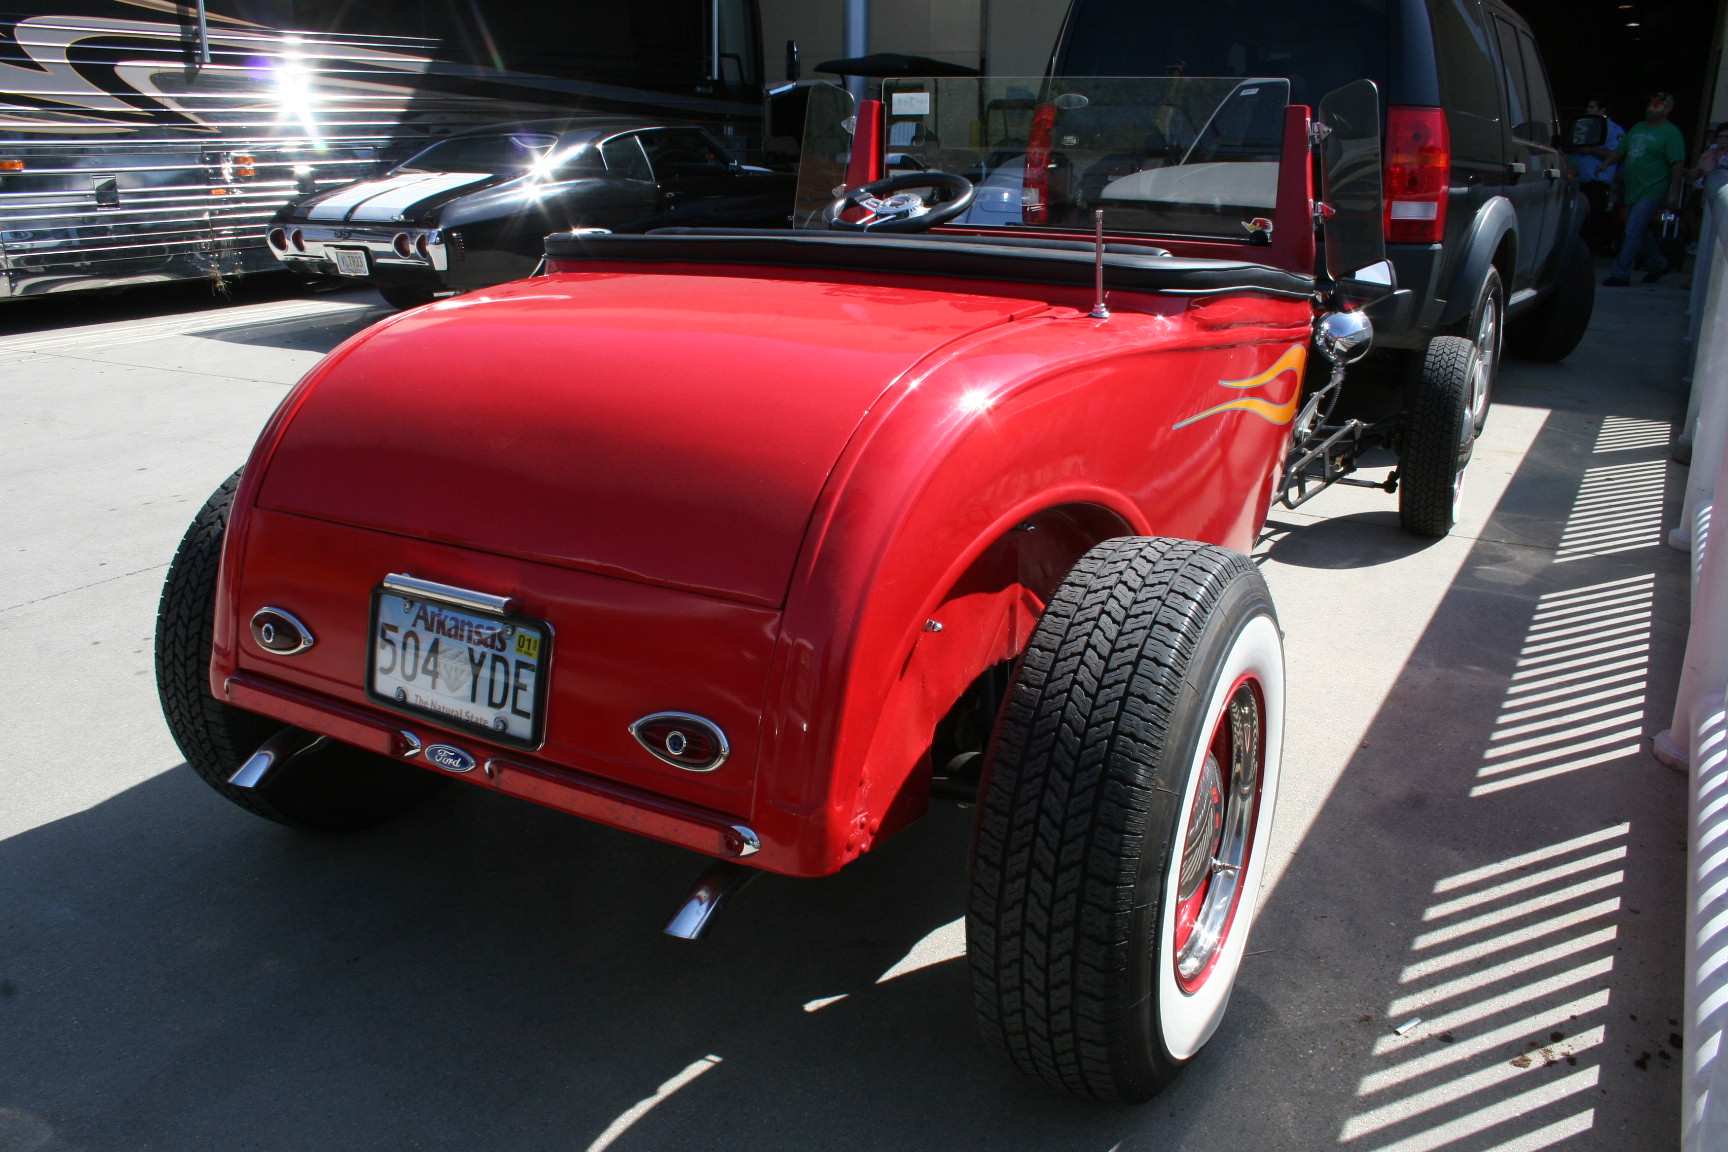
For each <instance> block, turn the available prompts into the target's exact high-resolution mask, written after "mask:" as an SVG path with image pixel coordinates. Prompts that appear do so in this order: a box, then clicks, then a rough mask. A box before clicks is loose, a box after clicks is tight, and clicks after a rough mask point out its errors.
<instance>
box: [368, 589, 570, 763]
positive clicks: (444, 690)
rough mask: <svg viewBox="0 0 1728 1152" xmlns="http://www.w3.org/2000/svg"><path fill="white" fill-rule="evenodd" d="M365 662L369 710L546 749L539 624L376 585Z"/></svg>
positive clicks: (543, 633)
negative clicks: (372, 706) (384, 710)
mask: <svg viewBox="0 0 1728 1152" xmlns="http://www.w3.org/2000/svg"><path fill="white" fill-rule="evenodd" d="M411 637H412V642H411V640H410V638H411ZM410 643H412V656H410ZM366 655H367V670H366V695H367V697H368V698H370V699H371V700H372V701H373V703H375V704H378V705H380V706H382V707H385V708H388V709H390V710H391V711H393V712H398V713H401V714H402V715H405V716H412V717H414V718H415V719H418V720H422V721H426V722H428V723H433V724H438V725H440V726H442V727H445V728H449V729H453V730H455V731H459V732H468V733H472V734H474V735H476V736H480V737H483V738H484V739H486V740H489V741H491V742H493V743H495V744H503V745H507V746H509V747H512V748H521V749H524V750H528V751H533V750H535V749H538V748H539V747H540V746H541V745H542V744H544V743H545V740H546V702H547V681H548V680H549V679H550V672H551V667H552V627H551V625H549V624H547V623H546V622H545V621H544V620H537V619H535V618H533V617H531V616H522V615H519V614H517V613H513V612H510V613H506V612H500V613H491V612H484V611H476V610H475V609H474V608H472V607H470V606H463V607H457V606H455V605H452V604H447V603H444V602H442V601H440V600H438V599H436V598H433V597H430V596H419V595H415V594H413V593H409V592H404V591H401V590H400V589H391V588H386V587H385V586H384V585H382V584H380V585H379V586H377V587H376V588H374V589H373V590H372V610H371V613H370V625H369V627H368V629H367V638H366ZM429 667H430V669H431V671H428V668H429ZM408 672H412V675H409V674H408Z"/></svg>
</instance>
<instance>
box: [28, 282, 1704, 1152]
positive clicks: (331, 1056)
mask: <svg viewBox="0 0 1728 1152" xmlns="http://www.w3.org/2000/svg"><path fill="white" fill-rule="evenodd" d="M176 291H178V290H176ZM211 304H212V302H209V301H206V300H203V299H199V298H196V297H193V296H189V295H186V294H184V293H183V292H181V293H179V294H176V292H167V293H161V294H157V295H156V296H152V297H142V296H138V295H132V296H128V297H126V298H124V299H122V300H119V301H100V300H92V301H83V300H77V301H66V302H50V303H48V304H46V305H31V306H29V307H27V308H24V309H19V310H16V311H14V310H13V308H12V307H11V306H9V307H8V308H6V309H0V430H4V431H3V435H4V439H5V444H6V451H5V452H4V453H3V454H0V541H3V543H0V652H3V653H4V654H5V659H4V660H0V700H4V701H6V702H8V706H9V716H10V718H11V720H12V723H10V724H9V725H8V726H7V735H6V737H5V743H4V748H5V752H6V755H4V756H3V757H0V795H4V797H5V800H4V803H0V1152H15V1150H17V1152H22V1150H26V1149H27V1150H30V1152H71V1150H88V1152H96V1150H103V1152H107V1150H115V1152H120V1150H128V1152H129V1150H135V1149H164V1150H172V1152H193V1150H203V1149H210V1150H212V1152H214V1150H222V1152H231V1150H234V1149H242V1148H258V1149H270V1150H276V1149H317V1150H327V1149H335V1148H366V1149H452V1150H455V1149H461V1150H464V1152H471V1150H475V1149H498V1150H511V1152H514V1150H521V1149H573V1150H575V1152H582V1150H584V1149H592V1150H597V1149H600V1148H615V1149H619V1150H621V1152H622V1150H627V1149H651V1148H653V1149H657V1148H666V1147H677V1148H680V1149H727V1150H731V1149H744V1148H749V1149H752V1150H760V1149H787V1150H791V1149H800V1150H804V1149H810V1148H823V1147H836V1146H842V1145H843V1146H846V1147H849V1148H860V1149H866V1148H881V1149H922V1148H932V1149H935V1148H942V1149H948V1148H957V1147H965V1148H978V1149H1013V1150H1023V1149H1076V1150H1086V1152H1109V1150H1111V1149H1121V1150H1123V1152H1129V1150H1147V1152H1151V1150H1165V1149H1188V1150H1195V1152H1202V1150H1203V1152H1223V1150H1236V1149H1240V1150H1244V1152H1246V1150H1264V1149H1325V1148H1347V1149H1362V1150H1364V1152H1369V1150H1372V1152H1387V1150H1392V1149H1396V1150H1399V1152H1416V1150H1419V1149H1421V1150H1425V1149H1445V1150H1447V1152H1453V1150H1457V1152H1488V1150H1490V1149H1496V1148H1498V1149H1514V1148H1516V1149H1537V1148H1545V1147H1549V1146H1553V1145H1555V1144H1560V1143H1561V1142H1564V1143H1563V1146H1564V1147H1566V1148H1578V1149H1603V1150H1607V1149H1615V1150H1619V1149H1636V1150H1644V1149H1665V1148H1670V1147H1674V1146H1676V1145H1677V1143H1678V1121H1677V1108H1678V1088H1679V1073H1678V1068H1677V1067H1676V1064H1677V1063H1678V1050H1677V1048H1675V1047H1674V1043H1675V1041H1674V1040H1673V1038H1672V1033H1674V1032H1676V1031H1678V1026H1677V1023H1675V1022H1676V1021H1678V1019H1679V1016H1680V1012H1679V1006H1680V980H1681V955H1680V948H1681V922H1682V912H1683V909H1682V906H1681V900H1682V893H1683V890H1684V882H1683V874H1682V870H1683V863H1684V859H1685V854H1684V843H1683V840H1684V835H1683V817H1684V804H1685V799H1684V790H1683V781H1682V780H1681V778H1680V777H1679V776H1677V775H1675V774H1674V773H1671V772H1669V771H1668V770H1667V769H1664V768H1661V767H1660V766H1658V765H1657V764H1656V763H1655V762H1654V761H1653V760H1652V759H1651V758H1650V757H1649V756H1648V755H1647V754H1646V753H1645V752H1644V751H1643V750H1642V743H1643V739H1644V737H1645V736H1646V735H1648V734H1649V733H1651V732H1654V731H1656V730H1658V729H1661V728H1663V727H1665V726H1666V718H1667V717H1666V713H1667V709H1668V708H1669V706H1670V703H1671V698H1672V690H1673V681H1674V679H1675V676H1676V674H1677V670H1678V663H1679V653H1680V646H1681V645H1682V643H1683V641H1684V634H1685V595H1686V593H1685V559H1684V557H1682V556H1680V555H1679V554H1676V553H1672V552H1670V551H1667V550H1665V549H1664V548H1662V547H1661V545H1660V542H1659V532H1660V528H1661V524H1662V517H1663V514H1664V511H1663V510H1664V502H1665V500H1667V499H1669V496H1670V494H1671V493H1672V492H1673V491H1674V477H1675V474H1676V473H1677V472H1678V469H1676V468H1673V467H1671V466H1670V465H1668V464H1667V463H1666V459H1667V452H1666V445H1667V442H1668V439H1669V436H1670V433H1671V427H1670V422H1671V421H1673V420H1674V419H1676V418H1677V417H1678V415H1679V412H1680V411H1681V409H1682V407H1683V397H1682V396H1681V395H1680V393H1679V392H1678V390H1677V387H1676V386H1675V384H1674V383H1673V381H1674V380H1675V379H1676V378H1677V376H1678V359H1677V357H1678V351H1677V341H1678V339H1679V337H1680V335H1681V332H1682V320H1681V317H1680V315H1679V310H1680V309H1681V308H1682V307H1683V305H1684V295H1683V293H1682V292H1681V291H1680V290H1679V289H1678V288H1677V287H1669V286H1657V287H1653V288H1643V287H1639V288H1633V289H1622V290H1619V292H1618V293H1609V292H1604V293H1603V296H1602V299H1601V301H1600V305H1601V307H1600V311H1599V313H1598V319H1597V322H1596V324H1595V325H1594V327H1593V328H1592V330H1591V332H1590V334H1589V336H1588V337H1587V338H1586V342H1585V345H1584V346H1583V347H1582V348H1581V349H1580V350H1579V351H1578V352H1577V353H1576V354H1574V356H1573V357H1572V358H1571V359H1570V360H1569V361H1568V362H1567V363H1565V364H1563V365H1558V366H1536V365H1528V364H1521V363H1518V362H1510V363H1508V364H1507V366H1506V369H1505V372H1504V374H1503V376H1502V387H1501V390H1500V393H1499V395H1498V397H1497V404H1496V407H1495V411H1494V414H1493V417H1492V419H1491V421H1490V423H1489V426H1488V432H1487V434H1486V437H1485V439H1484V441H1483V443H1482V445H1481V446H1480V448H1479V451H1478V455H1477V458H1476V461H1475V462H1474V464H1473V466H1472V468H1471V471H1470V474H1469V484H1468V487H1467V491H1466V518H1465V522H1464V523H1463V524H1462V525H1461V526H1460V529H1459V530H1458V531H1457V532H1456V533H1454V535H1453V536H1451V537H1450V538H1448V539H1446V540H1444V541H1440V542H1428V541H1421V540H1416V539H1413V538H1411V537H1408V536H1405V535H1403V534H1402V533H1401V532H1400V531H1399V530H1398V529H1397V527H1396V515H1395V511H1394V506H1393V501H1392V500H1391V499H1390V498H1388V497H1386V496H1384V495H1383V494H1380V493H1375V492H1369V491H1363V490H1336V491H1333V492H1331V493H1328V494H1326V495H1325V496H1323V497H1322V498H1320V499H1319V500H1316V501H1315V502H1313V503H1312V504H1310V505H1307V506H1304V507H1303V508H1302V509H1301V510H1300V511H1299V512H1295V513H1288V512H1286V513H1280V514H1278V515H1275V516H1274V517H1273V523H1272V524H1271V525H1270V526H1269V531H1268V533H1267V536H1266V539H1265V541H1264V542H1263V545H1262V547H1261V549H1260V551H1259V558H1260V560H1261V562H1262V564H1263V566H1264V569H1265V571H1266V573H1267V575H1268V577H1269V579H1270V580H1271V582H1272V585H1273V589H1274V592H1275V594H1276V596H1277V599H1278V604H1279V607H1280V612H1281V614H1282V619H1283V623H1284V626H1285V628H1286V631H1287V633H1288V643H1289V654H1290V666H1291V669H1292V677H1291V690H1292V697H1291V702H1290V703H1291V710H1290V730H1289V738H1288V742H1287V761H1286V770H1285V788H1284V793H1283V795H1282V797H1281V800H1280V807H1279V817H1278V832H1277V840H1276V843H1275V844H1274V845H1273V846H1272V851H1273V861H1272V864H1273V874H1272V876H1271V881H1272V885H1271V887H1270V888H1269V890H1268V891H1267V893H1266V894H1265V896H1264V899H1263V911H1262V914H1261V920H1260V922H1259V925H1258V927H1257V928H1256V932H1255V936H1254V940H1253V942H1252V943H1251V945H1250V952H1251V955H1250V957H1249V959H1248V962H1247V964H1246V966H1245V969H1244V971H1243V974H1242V978H1241V980H1240V982H1239V985H1238V990H1237V994H1236V998H1235V1001H1234V1003H1233V1005H1232V1009H1231V1014H1230V1016H1229V1017H1228V1019H1227V1020H1226V1022H1225V1025H1224V1027H1223V1030H1222V1032H1221V1034H1220V1035H1219V1036H1218V1038H1217V1039H1216V1040H1215V1041H1214V1043H1213V1045H1212V1047H1211V1048H1210V1049H1209V1050H1208V1052H1207V1053H1206V1054H1205V1056H1204V1057H1203V1058H1202V1059H1201V1060H1200V1061H1198V1062H1197V1063H1196V1065H1195V1066H1194V1067H1193V1068H1191V1069H1189V1071H1188V1072H1187V1073H1186V1074H1185V1075H1184V1076H1183V1077H1182V1078H1181V1079H1180V1080H1179V1081H1178V1082H1177V1083H1176V1084H1175V1085H1174V1086H1173V1087H1172V1088H1171V1089H1170V1090H1169V1091H1167V1092H1166V1093H1165V1094H1164V1095H1162V1096H1161V1097H1159V1098H1158V1099H1157V1100H1155V1101H1153V1102H1152V1103H1151V1104H1148V1105H1146V1106H1144V1107H1140V1108H1117V1107H1104V1106H1098V1105H1094V1104H1087V1103H1084V1102H1079V1101H1074V1100H1070V1099H1067V1098H1065V1097H1061V1096H1057V1095H1054V1094H1051V1093H1049V1092H1046V1091H1045V1090H1043V1089H1042V1088H1041V1087H1038V1086H1037V1085H1035V1084H1032V1083H1030V1082H1028V1081H1026V1080H1024V1079H1022V1078H1021V1077H1019V1076H1018V1075H1017V1074H1016V1073H1014V1072H1013V1071H1012V1070H1010V1069H1008V1068H1007V1067H1005V1066H1004V1065H1002V1064H1000V1063H998V1062H997V1061H996V1060H995V1059H993V1058H992V1057H990V1056H989V1055H988V1054H987V1053H986V1052H984V1051H983V1050H982V1048H981V1046H980V1045H979V1044H978V1043H977V1042H976V1040H975V1039H974V1030H973V1025H972V1021H971V1009H970V1003H969V991H968V986H967V979H966V974H965V971H964V967H963V964H962V963H960V962H958V958H959V947H960V944H959V933H958V930H957V919H958V917H959V916H960V915H961V911H962V873H963V869H964V863H965V851H966V834H967V814H966V813H964V812H961V811H959V810H955V809H950V808H942V809H938V810H936V811H934V812H932V814H931V816H930V817H928V818H926V819H925V820H924V821H922V822H920V823H919V824H918V825H916V826H914V827H913V828H912V829H911V830H909V831H908V832H907V833H905V834H904V835H902V836H901V837H900V838H898V839H897V840H895V841H893V842H891V843H890V844H889V845H887V846H885V847H884V848H883V849H882V850H880V851H878V852H877V853H875V854H874V855H872V856H871V857H868V858H866V859H864V860H862V861H860V862H859V863H858V864H857V865H855V866H853V867H851V868H849V869H847V870H846V871H845V872H843V873H842V874H840V875H839V876H836V877H833V878H831V879H828V880H823V881H796V880H788V879H783V878H779V877H765V878H764V879H762V880H761V881H759V882H758V883H757V884H755V885H754V886H752V887H751V888H750V889H749V890H747V891H746V892H745V893H744V894H743V895H742V896H740V897H739V899H738V900H737V901H735V902H734V903H733V904H732V905H731V906H730V907H728V909H727V910H726V912H725V913H724V915H723V917H722V919H721V921H720V922H719V924H718V925H717V927H716V928H715V930H714V932H713V934H712V936H711V937H710V939H708V940H707V941H704V942H703V943H701V944H700V945H697V946H694V947H692V946H690V945H687V944H683V943H680V942H678V941H673V940H670V939H667V938H665V937H662V936H660V935H659V928H660V926H661V924H662V923H663V921H664V920H665V918H666V916H667V915H668V914H669V912H670V911H671V909H672V907H673V904H674V902H675V901H676V900H677V898H678V897H679V896H680V895H681V894H682V892H683V890H684V887H685V886H686V885H687V883H688V882H689V881H690V880H691V879H692V878H693V877H694V875H695V872H696V871H697V869H698V867H699V861H698V860H697V859H696V858H695V857H693V856H692V855H690V854H688V853H685V852H682V851H679V850H677V849H673V848H669V847H664V846H661V845H657V844H653V843H649V842H646V841H642V840H638V839H636V838H633V837H630V836H627V835H624V834H621V833H614V832H611V831H609V830H606V829H601V828H598V827H595V826H591V825H587V824H584V823H582V822H580V821H577V820H573V819H570V818H568V817H563V816H559V815H557V814H555V813H552V812H549V811H544V810H541V809H538V808H535V807H533V806H530V805H526V804H520V803H517V802H515V801H512V800H510V799H508V798H505V797H501V796H497V795H492V794H488V793H484V792H481V791H480V790H477V789H468V788H461V787H452V788H449V789H446V790H445V792H444V793H443V794H442V795H441V796H439V797H438V798H437V799H436V800H434V801H433V802H432V803H431V804H429V805H427V806H425V807H424V808H421V809H418V810H416V811H415V812H413V813H411V814H410V815H408V816H407V817H405V818H403V819H401V820H399V821H396V822H394V823H392V824H390V825H388V826H386V827H384V828H382V829H379V830H377V831H375V832H372V833H369V834H366V835H363V836H358V837H347V838H341V837H323V836H309V835H305V834H300V833H295V832H291V831H288V830H286V829H283V828H280V827H277V826H274V825H270V824H267V823H264V822H262V821H259V820H257V819H255V818H253V817H250V816H248V815H247V814H246V813H244V812H241V811H239V810H238V809H236V808H233V807H232V806H230V805H228V804H227V803H225V802H224V801H222V800H221V799H219V798H218V797H216V796H215V795H214V794H213V793H211V792H210V791H209V789H207V788H205V787H204V786H203V785H202V784H201V783H200V782H199V781H198V780H197V779H196V778H195V777H194V776H193V774H192V773H191V771H190V770H189V769H188V768H186V767H185V766H184V765H183V764H182V763H181V762H180V757H179V755H178V753H177V752H176V751H175V749H174V747H173V744H172V742H171V741H170V740H169V739H168V736H167V733H166V730H165V729H164V727H163V726H162V723H161V720H160V717H159V713H158V711H157V706H156V700H155V691H154V685H153V683H152V680H151V675H150V633H151V629H152V625H153V617H154V609H155V600H156V596H157V594H158V591H159V588H160V583H161V578H162V575H163V572H164V570H165V566H166V563H167V560H168V558H169V556H170V555H171V554H172V552H173V549H174V545H175V543H176V542H177V540H178V538H179V535H180V533H181V532H182V531H183V530H184V527H185V524H186V522H187V521H188V519H189V518H190V516H191V515H192V513H193V511H195V509H196V508H197V506H198V505H199V504H200V503H201V502H202V501H203V499H204V498H205V496H206V495H207V494H208V492H209V491H210V490H211V489H213V488H214V487H215V486H216V485H217V484H218V483H219V482H220V481H221V480H222V479H223V477H225V476H226V475H227V474H228V473H229V472H231V471H232V470H233V468H234V467H235V466H236V465H237V464H238V463H239V462H240V460H241V459H243V457H244V455H245V452H246V450H247V448H248V447H249V445H250V443H251V440H252V438H253V436H254V435H255V434H256V432H257V429H258V427H259V425H260V424H261V423H262V422H263V420H264V419H265V417H266V416H267V415H268V413H269V412H270V410H271V408H272V407H273V406H274V404H275V403H276V402H277V400H278V399H279V398H280V397H281V395H282V394H283V391H284V389H285V386H286V385H287V384H289V383H291V382H292V380H293V379H295V378H297V377H298V376H299V375H300V374H301V373H302V372H303V371H304V370H305V369H306V368H307V367H309V366H310V365H311V364H312V363H313V362H315V360H316V358H317V356H318V355H319V354H320V353H321V352H322V351H323V350H325V349H327V348H328V347H331V346H333V345H334V344H335V343H336V342H337V341H338V340H339V339H341V338H342V337H343V336H345V335H346V334H348V333H349V332H351V331H354V330H357V329H358V328H359V327H360V326H363V325H364V324H365V323H368V322H370V321H371V320H373V319H376V318H377V317H378V316H380V315H382V314H383V313H382V312H381V311H380V310H378V309H377V308H376V307H375V306H376V305H377V300H376V297H374V296H370V295H368V294H364V293H350V294H339V295H333V296H319V297H312V298H306V299H300V298H270V297H269V296H267V295H266V296H261V297H259V298H256V299H251V300H249V301H246V302H243V303H241V304H238V305H235V306H211ZM194 305H195V306H194ZM145 313H154V314H145ZM1418 1018H1419V1019H1420V1021H1421V1022H1420V1023H1417V1024H1415V1025H1413V1026H1412V1027H1410V1028H1408V1029H1407V1030H1405V1031H1403V1032H1402V1033H1401V1034H1400V1033H1399V1032H1397V1031H1395V1029H1396V1028H1397V1027H1398V1026H1401V1025H1404V1024H1405V1023H1406V1022H1408V1021H1410V1020H1412V1019H1418Z"/></svg>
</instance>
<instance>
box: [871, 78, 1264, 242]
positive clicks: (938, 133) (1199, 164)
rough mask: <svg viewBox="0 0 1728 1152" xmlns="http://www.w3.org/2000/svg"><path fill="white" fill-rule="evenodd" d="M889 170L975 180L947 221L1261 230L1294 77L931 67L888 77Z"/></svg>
mask: <svg viewBox="0 0 1728 1152" xmlns="http://www.w3.org/2000/svg"><path fill="white" fill-rule="evenodd" d="M882 102H883V111H884V114H885V116H886V121H887V166H888V172H889V174H890V175H895V174H899V173H902V172H916V171H920V170H925V169H939V170H941V171H944V172H952V173H957V174H959V175H962V176H965V177H966V178H967V179H969V180H971V181H972V182H973V183H974V184H976V185H977V186H978V195H977V198H976V200H975V201H974V203H973V205H972V207H971V208H970V209H968V210H967V212H966V213H965V214H964V215H963V216H961V217H959V218H957V219H956V220H954V221H953V223H954V224H956V225H970V226H973V227H978V226H984V227H1000V228H1039V229H1068V228H1076V229H1082V228H1083V229H1086V230H1088V231H1089V230H1090V229H1091V227H1092V222H1093V212H1094V210H1096V209H1100V208H1101V209H1103V210H1104V226H1105V228H1106V230H1108V231H1111V232H1116V233H1149V234H1153V235H1177V236H1182V235H1190V236H1209V237H1220V238H1229V239H1235V240H1248V241H1251V242H1252V241H1270V238H1271V221H1270V219H1269V217H1270V216H1271V214H1272V210H1273V207H1274V205H1275V204H1276V202H1277V195H1278V165H1279V155H1280V152H1281V150H1282V146H1283V134H1284V110H1285V108H1286V107H1287V106H1288V105H1289V103H1290V82H1289V81H1288V80H1282V79H1259V78H1248V79H1243V78H1234V77H1232V78H1215V77H1160V78H1145V77H1134V78H1082V77H1070V78H1062V77H1056V78H1050V79H1041V78H1023V77H1022V78H1013V77H1009V78H1002V77H983V78H978V77H936V78H928V77H926V78H906V79H890V80H885V81H884V82H883V85H882Z"/></svg>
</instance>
